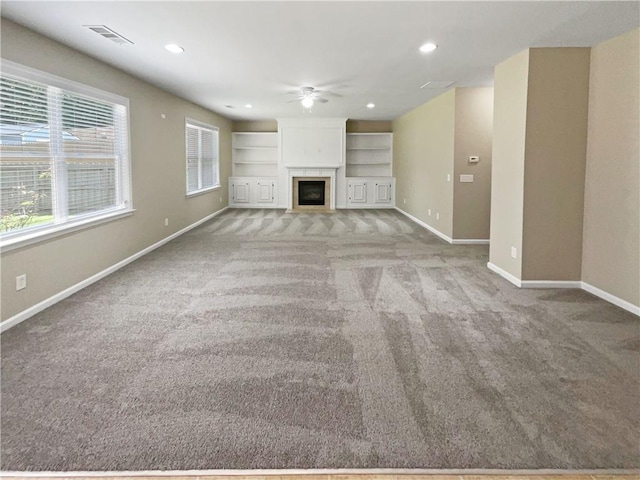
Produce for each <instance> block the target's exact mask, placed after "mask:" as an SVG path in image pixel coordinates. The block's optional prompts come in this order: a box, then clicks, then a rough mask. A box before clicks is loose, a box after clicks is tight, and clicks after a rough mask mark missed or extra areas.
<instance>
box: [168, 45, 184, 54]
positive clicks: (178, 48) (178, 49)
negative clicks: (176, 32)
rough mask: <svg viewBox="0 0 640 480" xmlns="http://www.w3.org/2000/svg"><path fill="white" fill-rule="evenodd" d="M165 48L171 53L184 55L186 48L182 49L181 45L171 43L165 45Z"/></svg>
mask: <svg viewBox="0 0 640 480" xmlns="http://www.w3.org/2000/svg"><path fill="white" fill-rule="evenodd" d="M164 48H166V49H167V50H169V51H170V52H171V53H182V52H184V48H182V47H181V46H180V45H176V44H175V43H169V44H167V45H165V46H164Z"/></svg>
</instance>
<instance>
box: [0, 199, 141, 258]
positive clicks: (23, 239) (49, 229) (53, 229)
mask: <svg viewBox="0 0 640 480" xmlns="http://www.w3.org/2000/svg"><path fill="white" fill-rule="evenodd" d="M134 212H135V210H133V209H118V210H116V211H112V212H108V213H103V214H102V215H90V216H86V217H84V218H81V219H79V220H77V221H72V222H67V223H63V224H62V225H51V226H43V227H41V228H37V229H34V230H32V231H29V230H27V231H26V232H20V234H19V235H17V234H16V235H15V236H14V237H11V236H10V237H8V238H4V239H2V240H0V252H1V253H5V252H10V251H12V250H16V249H18V248H22V247H26V246H28V245H33V244H34V243H39V242H44V241H45V240H51V239H52V238H56V237H60V236H62V235H68V234H69V233H72V232H76V231H78V230H83V229H85V228H92V227H96V226H98V225H101V224H103V223H107V222H112V221H114V220H119V219H121V218H124V217H128V216H130V215H133V213H134Z"/></svg>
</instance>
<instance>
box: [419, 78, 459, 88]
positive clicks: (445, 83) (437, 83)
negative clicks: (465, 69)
mask: <svg viewBox="0 0 640 480" xmlns="http://www.w3.org/2000/svg"><path fill="white" fill-rule="evenodd" d="M454 83H456V82H452V81H450V80H432V81H430V82H427V83H425V84H424V85H422V86H421V87H420V88H447V87H450V86H451V85H453V84H454Z"/></svg>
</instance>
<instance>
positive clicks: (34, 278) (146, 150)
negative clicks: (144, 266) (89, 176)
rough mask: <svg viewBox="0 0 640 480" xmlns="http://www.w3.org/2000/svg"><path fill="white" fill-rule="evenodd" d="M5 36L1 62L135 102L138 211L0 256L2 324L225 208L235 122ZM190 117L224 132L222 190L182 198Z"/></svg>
mask: <svg viewBox="0 0 640 480" xmlns="http://www.w3.org/2000/svg"><path fill="white" fill-rule="evenodd" d="M1 34H2V38H1V40H2V52H1V53H2V57H3V58H5V59H8V60H12V61H15V62H18V63H21V64H23V65H27V66H29V67H33V68H37V69H39V70H42V71H45V72H49V73H52V74H54V75H58V76H61V77H65V78H68V79H71V80H74V81H77V82H81V83H84V84H86V85H90V86H92V87H96V88H100V89H103V90H106V91H109V92H113V93H115V94H118V95H121V96H124V97H127V98H129V99H130V121H131V124H130V133H131V163H132V183H133V207H134V208H135V209H136V211H135V213H134V214H133V215H131V216H129V217H126V218H123V219H120V220H117V221H114V222H110V223H107V224H103V225H99V226H96V227H92V228H88V229H85V230H82V231H79V232H76V233H72V234H69V235H66V236H64V237H57V238H55V239H53V240H49V241H44V242H40V243H38V244H36V245H34V246H29V247H24V248H22V249H19V250H14V251H9V252H3V254H2V258H1V262H2V319H3V320H5V319H7V318H9V317H11V316H13V315H15V314H17V313H19V312H21V311H23V310H25V309H27V308H29V307H31V306H33V305H35V304H37V303H39V302H41V301H43V300H45V299H46V298H48V297H50V296H52V295H55V294H57V293H59V292H61V291H62V290H65V289H66V288H68V287H70V286H72V285H74V284H76V283H78V282H80V281H82V280H84V279H86V278H88V277H90V276H92V275H94V274H96V273H98V272H100V271H102V270H104V269H105V268H108V267H109V266H111V265H113V264H115V263H117V262H119V261H121V260H123V259H125V258H127V257H129V256H131V255H132V254H134V253H136V252H138V251H140V250H142V249H144V248H145V247H148V246H149V245H152V244H154V243H156V242H158V241H160V240H162V239H163V238H165V237H167V236H168V235H170V234H172V233H174V232H176V231H178V230H180V229H182V228H184V227H186V226H188V225H190V224H192V223H194V222H196V221H198V220H200V219H201V218H203V217H205V216H207V215H209V214H211V213H213V212H215V211H217V210H219V209H220V208H222V207H223V206H225V205H226V201H227V198H228V195H227V190H226V188H227V187H226V183H227V182H226V178H227V177H228V176H229V175H230V172H231V135H230V132H231V122H230V121H229V120H226V119H225V118H223V117H221V116H219V115H216V114H214V113H212V112H210V111H208V110H205V109H203V108H200V107H198V106H196V105H194V104H192V103H190V102H187V101H185V100H182V99H180V98H177V97H175V96H173V95H170V94H169V93H167V92H165V91H162V90H160V89H158V88H156V87H153V86H151V85H150V84H148V83H145V82H143V81H141V80H139V79H136V78H134V77H132V76H130V75H128V74H126V73H123V72H122V71H120V70H116V69H115V68H112V67H110V66H108V65H106V64H104V63H102V62H99V61H97V60H95V59H92V58H90V57H88V56H86V55H84V54H82V53H80V52H78V51H76V50H72V49H70V48H68V47H65V46H63V45H61V44H59V43H56V42H54V41H52V40H49V39H47V38H45V37H43V36H41V35H38V34H36V33H34V32H31V31H30V30H27V29H25V28H23V27H21V26H19V25H17V24H15V23H12V22H10V21H7V20H5V19H2V32H1ZM162 113H164V114H165V115H166V119H165V120H162V119H161V118H160V115H161V114H162ZM185 117H189V118H193V119H195V120H199V121H202V122H205V123H208V124H211V125H215V126H217V127H219V128H220V155H221V171H220V177H221V183H222V188H221V189H219V190H216V191H213V192H211V193H207V194H203V195H199V196H195V197H191V198H186V197H185V153H184V152H185V134H184V121H185ZM165 217H168V218H169V226H168V227H165V226H164V218H165ZM23 273H26V274H27V285H28V286H27V288H26V289H25V290H21V291H20V292H16V291H15V287H14V285H15V277H16V276H17V275H20V274H23Z"/></svg>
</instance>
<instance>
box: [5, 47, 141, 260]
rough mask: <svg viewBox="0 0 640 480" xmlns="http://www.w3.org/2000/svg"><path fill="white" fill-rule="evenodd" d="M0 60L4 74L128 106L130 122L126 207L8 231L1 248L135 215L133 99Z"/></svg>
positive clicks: (124, 171) (123, 183) (121, 182)
mask: <svg viewBox="0 0 640 480" xmlns="http://www.w3.org/2000/svg"><path fill="white" fill-rule="evenodd" d="M0 62H1V67H2V68H1V72H0V74H1V75H3V76H7V77H9V78H15V79H16V80H19V81H20V80H21V81H24V82H33V83H35V84H40V85H43V86H46V87H47V88H49V87H54V88H58V89H61V90H63V91H67V92H69V93H74V94H79V95H84V96H87V97H90V98H93V99H95V100H99V101H104V102H109V103H113V104H116V105H120V106H122V107H124V108H125V115H124V119H125V121H126V127H125V128H124V129H123V130H124V132H123V133H124V136H125V137H126V138H122V139H121V140H122V141H123V142H124V143H126V145H125V147H124V148H123V149H122V151H123V153H124V154H125V155H126V159H125V162H123V165H122V166H123V167H124V168H120V175H121V178H119V179H118V184H117V185H116V189H120V191H121V199H122V205H123V206H120V207H114V208H111V209H104V210H100V211H98V212H95V213H88V214H84V215H79V216H78V217H75V218H73V219H71V220H69V219H67V220H65V221H64V222H61V223H52V224H48V225H43V226H39V227H34V228H26V229H24V230H19V231H15V232H10V233H4V234H3V235H2V236H0V250H1V251H2V252H3V253H4V252H6V251H11V250H14V249H17V248H21V247H24V246H27V245H32V244H35V243H39V242H42V241H45V240H49V239H52V238H55V237H58V236H61V235H66V234H68V233H71V232H75V231H78V230H81V229H85V228H90V227H93V226H96V225H100V224H103V223H106V222H110V221H113V220H117V219H120V218H123V217H127V216H130V215H132V214H133V212H135V209H134V208H133V184H132V173H131V164H132V161H131V119H130V106H129V99H128V98H126V97H122V96H120V95H116V94H114V93H111V92H107V91H105V90H101V89H98V88H95V87H91V86H89V85H85V84H83V83H79V82H76V81H73V80H69V79H67V78H64V77H60V76H57V75H53V74H51V73H47V72H43V71H41V70H37V69H35V68H31V67H27V66H25V65H22V64H19V63H16V62H13V61H10V60H6V59H4V58H0Z"/></svg>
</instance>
